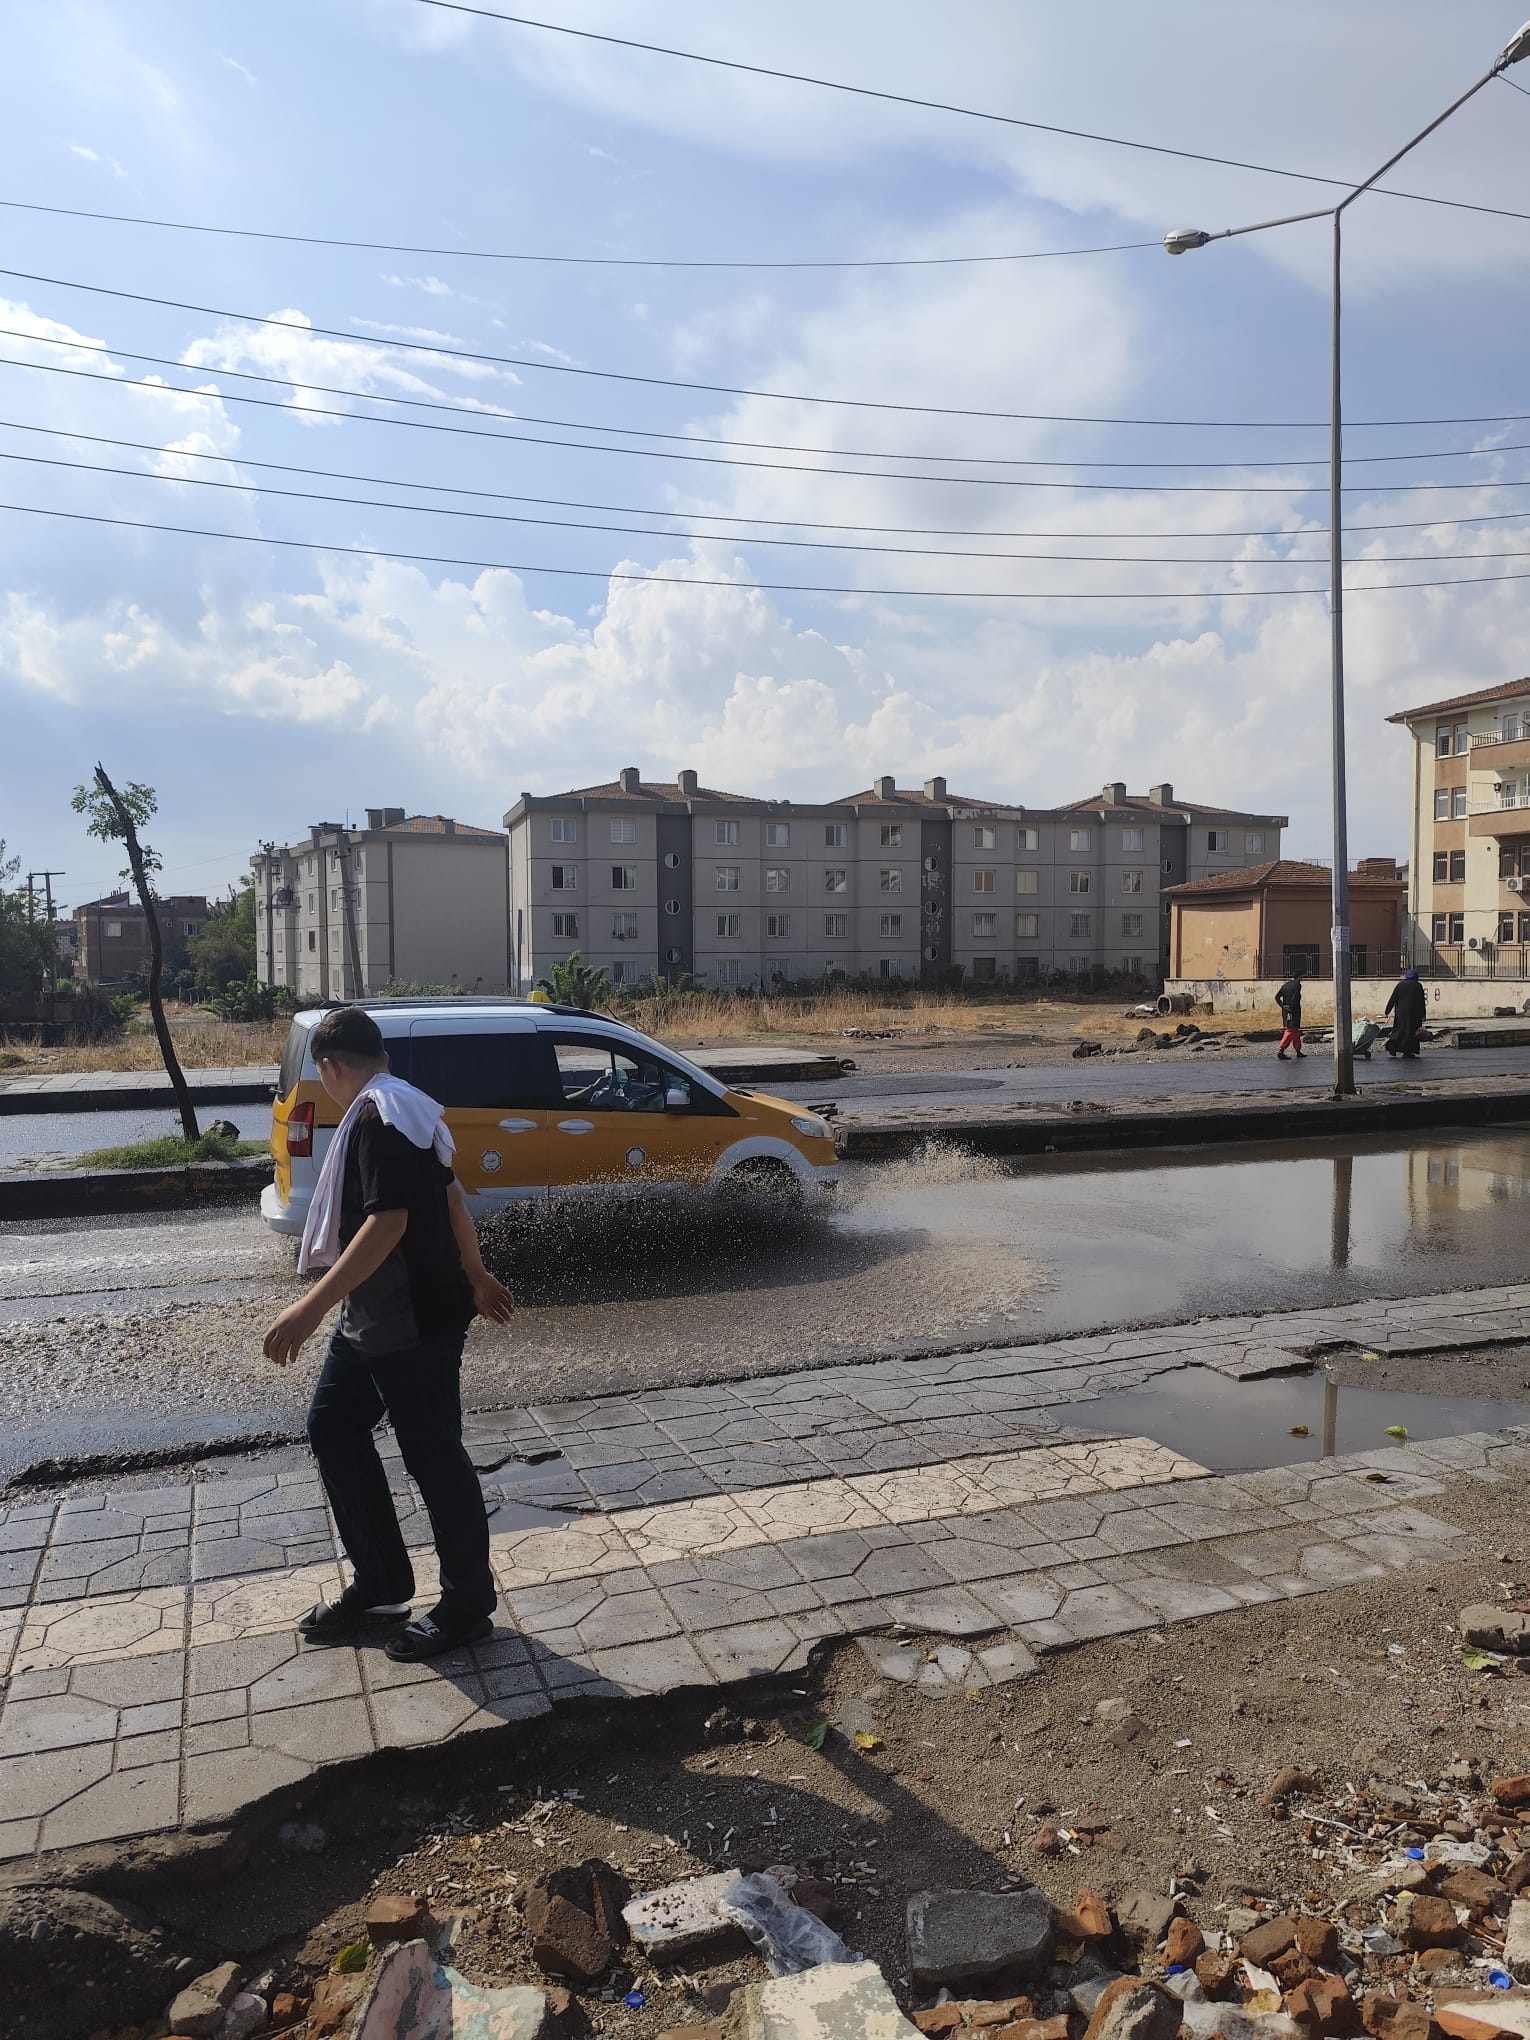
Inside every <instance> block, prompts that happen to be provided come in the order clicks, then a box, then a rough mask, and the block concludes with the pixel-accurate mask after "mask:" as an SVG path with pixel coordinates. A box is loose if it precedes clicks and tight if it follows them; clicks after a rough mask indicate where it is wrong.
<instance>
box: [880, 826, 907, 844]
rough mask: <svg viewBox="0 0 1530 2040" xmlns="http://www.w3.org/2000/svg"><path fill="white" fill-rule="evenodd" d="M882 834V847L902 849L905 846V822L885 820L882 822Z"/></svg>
mask: <svg viewBox="0 0 1530 2040" xmlns="http://www.w3.org/2000/svg"><path fill="white" fill-rule="evenodd" d="M881 835H882V848H883V849H884V850H901V849H902V848H903V824H902V823H901V822H884V823H883V824H882V830H881Z"/></svg>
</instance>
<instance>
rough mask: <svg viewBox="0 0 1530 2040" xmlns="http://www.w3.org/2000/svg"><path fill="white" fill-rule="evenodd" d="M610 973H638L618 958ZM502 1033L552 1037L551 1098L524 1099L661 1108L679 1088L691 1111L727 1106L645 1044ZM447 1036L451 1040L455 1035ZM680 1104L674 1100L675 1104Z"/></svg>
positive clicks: (631, 978)
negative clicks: (633, 1046)
mask: <svg viewBox="0 0 1530 2040" xmlns="http://www.w3.org/2000/svg"><path fill="white" fill-rule="evenodd" d="M618 973H620V975H619V976H618ZM611 975H612V979H613V981H614V982H615V983H617V984H632V983H635V982H636V980H637V978H638V977H639V976H640V975H641V973H640V970H639V967H638V965H637V964H636V963H616V964H613V965H612V967H611ZM502 1038H504V1039H508V1040H512V1041H513V1040H517V1039H519V1040H523V1041H524V1040H532V1041H538V1042H550V1046H551V1047H552V1051H553V1055H554V1057H555V1058H556V1060H555V1065H554V1068H553V1070H552V1071H551V1072H550V1073H549V1082H550V1087H551V1097H550V1099H544V1100H538V1099H527V1100H526V1101H525V1102H526V1103H528V1104H533V1103H552V1104H556V1105H562V1106H565V1107H567V1106H573V1107H575V1108H577V1109H578V1110H579V1111H581V1112H583V1113H590V1114H594V1113H605V1112H663V1111H665V1110H666V1108H668V1107H669V1105H670V1100H671V1099H672V1098H673V1097H674V1094H675V1093H676V1092H679V1093H681V1094H682V1096H683V1099H684V1101H685V1103H686V1104H687V1105H689V1107H690V1109H691V1110H692V1111H693V1112H697V1111H700V1112H706V1111H709V1110H713V1111H721V1110H724V1109H726V1108H724V1107H723V1106H722V1103H721V1100H717V1101H714V1100H713V1099H712V1098H711V1096H710V1095H709V1094H704V1093H701V1092H699V1091H693V1090H692V1089H691V1086H690V1084H689V1082H688V1081H687V1079H686V1078H685V1077H683V1076H682V1075H681V1074H680V1072H679V1071H678V1070H676V1069H671V1068H670V1066H669V1065H668V1064H667V1063H663V1062H660V1061H659V1059H658V1057H657V1056H653V1055H650V1054H648V1053H647V1052H646V1051H645V1050H643V1049H632V1050H630V1051H629V1050H627V1049H611V1048H608V1047H607V1046H606V1044H605V1043H604V1042H602V1041H600V1040H597V1039H594V1038H592V1037H590V1036H588V1035H578V1034H573V1033H570V1034H566V1035H564V1036H562V1037H561V1038H551V1039H550V1037H549V1036H548V1035H547V1034H545V1033H538V1034H535V1035H530V1036H526V1035H521V1036H515V1035H510V1036H506V1037H502ZM447 1039H448V1040H451V1041H452V1042H455V1037H447ZM430 1095H431V1096H432V1097H439V1096H440V1093H439V1092H436V1091H432V1092H431V1094H430ZM517 1102H519V1101H517ZM678 1103H679V1101H678V1100H677V1101H676V1106H677V1108H678Z"/></svg>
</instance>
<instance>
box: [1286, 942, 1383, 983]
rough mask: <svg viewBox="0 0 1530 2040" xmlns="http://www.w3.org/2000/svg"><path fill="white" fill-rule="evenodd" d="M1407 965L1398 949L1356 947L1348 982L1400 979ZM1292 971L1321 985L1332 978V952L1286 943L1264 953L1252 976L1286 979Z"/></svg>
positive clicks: (1317, 946)
mask: <svg viewBox="0 0 1530 2040" xmlns="http://www.w3.org/2000/svg"><path fill="white" fill-rule="evenodd" d="M1409 961H1410V959H1409V957H1408V956H1407V954H1406V952H1405V951H1403V950H1401V949H1372V948H1370V947H1369V946H1368V945H1367V944H1364V943H1356V944H1355V946H1354V947H1353V948H1352V949H1351V950H1350V952H1349V974H1350V976H1351V977H1352V978H1376V977H1401V976H1402V974H1403V972H1404V971H1405V970H1406V969H1407V968H1408V964H1409ZM1420 969H1422V966H1420ZM1294 970H1299V971H1300V972H1301V974H1302V976H1303V977H1304V978H1311V979H1314V980H1316V981H1317V982H1318V983H1322V982H1323V981H1325V980H1326V979H1328V978H1331V977H1332V976H1333V952H1332V950H1331V949H1330V948H1329V947H1328V945H1327V944H1326V943H1323V944H1318V943H1315V942H1314V943H1306V944H1303V943H1295V942H1290V943H1286V944H1284V945H1283V946H1282V947H1281V948H1280V949H1272V950H1266V951H1265V952H1264V953H1263V954H1262V955H1261V957H1260V958H1259V968H1258V969H1257V970H1256V971H1254V972H1253V973H1252V975H1253V976H1255V977H1261V978H1287V977H1289V976H1290V975H1291V973H1292V971H1294Z"/></svg>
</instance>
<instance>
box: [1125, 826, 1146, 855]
mask: <svg viewBox="0 0 1530 2040" xmlns="http://www.w3.org/2000/svg"><path fill="white" fill-rule="evenodd" d="M1121 848H1122V849H1123V850H1140V849H1141V848H1142V831H1141V830H1140V829H1123V830H1122V831H1121Z"/></svg>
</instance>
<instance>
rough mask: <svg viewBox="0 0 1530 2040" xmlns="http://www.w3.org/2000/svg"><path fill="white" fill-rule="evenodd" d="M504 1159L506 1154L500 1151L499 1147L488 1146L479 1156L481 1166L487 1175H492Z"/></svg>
mask: <svg viewBox="0 0 1530 2040" xmlns="http://www.w3.org/2000/svg"><path fill="white" fill-rule="evenodd" d="M504 1159H505V1158H504V1156H503V1155H502V1154H501V1153H500V1152H499V1150H498V1148H487V1149H485V1151H484V1153H483V1154H481V1155H480V1156H479V1157H478V1163H479V1167H480V1168H481V1169H482V1170H483V1171H484V1174H485V1175H488V1176H492V1175H493V1174H494V1171H495V1170H496V1169H497V1168H499V1166H500V1164H501V1163H502V1162H503V1161H504Z"/></svg>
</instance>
